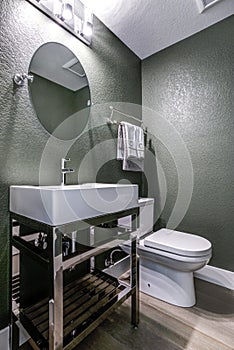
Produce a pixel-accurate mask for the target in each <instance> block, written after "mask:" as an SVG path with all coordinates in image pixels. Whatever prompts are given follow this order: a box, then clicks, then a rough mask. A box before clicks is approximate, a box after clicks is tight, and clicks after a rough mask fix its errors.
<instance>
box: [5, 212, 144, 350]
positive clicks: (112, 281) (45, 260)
mask: <svg viewBox="0 0 234 350" xmlns="http://www.w3.org/2000/svg"><path fill="white" fill-rule="evenodd" d="M138 213H139V208H138V207H136V208H132V209H129V210H126V211H120V212H117V213H111V214H107V215H103V216H100V217H96V218H92V219H88V220H85V221H77V222H72V223H68V224H65V225H59V226H50V225H47V224H44V223H41V222H37V221H35V220H32V219H30V218H26V217H23V216H20V215H18V214H15V213H11V218H10V223H11V229H12V238H11V243H12V246H15V247H16V248H17V249H18V250H19V252H20V256H21V258H22V261H21V260H20V261H21V262H22V264H21V263H20V276H15V277H14V278H13V280H12V301H13V302H12V333H13V334H12V350H17V349H18V347H19V345H18V344H19V339H18V329H17V326H16V321H17V319H18V320H19V321H20V322H21V323H22V325H23V326H24V327H25V329H26V330H27V332H28V333H29V335H30V336H31V337H32V340H33V342H34V343H35V344H36V347H37V348H38V349H43V350H47V349H49V350H72V349H74V347H76V346H77V345H78V344H79V343H80V342H81V341H82V340H83V339H84V338H85V337H86V336H87V335H88V334H89V333H90V332H92V331H93V330H94V329H95V328H96V327H97V326H98V325H99V324H100V323H101V322H102V321H103V320H104V319H105V318H106V317H107V316H108V315H109V314H110V313H111V312H112V311H113V310H114V309H115V308H117V307H118V306H119V305H120V304H121V303H123V302H124V301H125V300H126V299H127V298H128V297H129V296H131V323H132V324H133V325H134V326H137V324H138V322H139V298H138V261H137V255H136V229H137V225H138V218H137V217H138ZM128 215H131V217H132V232H131V233H129V232H128V233H122V232H121V234H117V235H111V232H110V239H109V237H108V239H105V241H103V242H102V243H98V244H99V245H98V246H92V244H91V245H88V246H86V245H82V244H80V243H78V242H77V245H76V249H75V251H74V252H72V253H71V254H70V253H69V256H63V248H62V242H63V237H64V235H65V236H66V235H69V234H70V233H71V232H73V231H77V232H79V231H81V232H83V230H84V229H85V230H87V229H89V230H90V229H91V228H92V227H93V226H98V225H100V224H102V223H110V224H111V223H112V222H113V221H115V220H117V219H118V218H121V217H124V216H128ZM16 225H18V226H19V230H18V232H19V236H14V235H13V231H14V230H13V227H15V226H16ZM25 228H26V230H25ZM37 232H42V233H44V234H45V235H46V237H47V247H46V249H45V250H43V249H42V248H38V247H35V246H34V244H33V240H32V238H31V237H32V236H30V235H33V234H35V233H37ZM90 232H91V231H90ZM108 235H109V233H108ZM126 239H130V242H131V255H130V259H129V262H130V281H129V283H128V284H127V283H125V282H123V281H120V280H118V279H116V278H115V277H112V276H110V275H108V274H107V273H105V272H103V271H99V270H95V265H94V266H92V265H91V261H94V260H93V257H95V256H98V255H100V254H102V253H105V252H107V251H112V250H113V249H114V248H115V247H116V246H119V245H120V244H121V243H123V242H124V241H125V240H126ZM21 258H20V259H21ZM25 259H26V260H25ZM27 259H29V260H27ZM25 261H27V263H25ZM31 262H34V263H33V264H35V268H36V269H40V271H42V272H40V274H41V279H40V280H39V281H41V282H42V284H43V288H45V289H42V288H41V282H39V286H37V283H38V279H37V275H35V273H34V271H35V270H34V268H33V269H31V272H30V273H31V274H30V273H29V275H27V274H28V269H29V264H31ZM87 263H88V269H87V266H86V264H87ZM84 264H85V271H83V268H84ZM33 266H34V265H33ZM74 268H75V271H76V273H77V272H78V274H75V277H74V275H73V276H71V277H72V278H70V275H71V274H72V271H74ZM32 271H33V272H32ZM38 271H39V270H38ZM32 273H33V275H34V283H35V286H36V287H35V286H34V285H33V284H32V283H31V281H32V280H31V278H32V277H33V275H32ZM25 274H26V275H25ZM68 275H69V278H68ZM25 276H27V277H26V279H25ZM35 278H36V279H35ZM43 280H45V281H43ZM25 281H27V282H25ZM30 283H31V286H28V285H29V284H30ZM28 287H29V288H30V293H31V294H30V296H29V297H28V295H29V294H28V290H27V289H28ZM38 288H39V289H38ZM38 292H39V293H38ZM35 293H36V294H35ZM42 295H43V296H42Z"/></svg>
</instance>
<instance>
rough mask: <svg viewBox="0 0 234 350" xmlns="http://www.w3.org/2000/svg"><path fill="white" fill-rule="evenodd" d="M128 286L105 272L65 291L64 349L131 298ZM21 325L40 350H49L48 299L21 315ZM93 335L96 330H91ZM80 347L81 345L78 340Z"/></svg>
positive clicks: (73, 283) (93, 274)
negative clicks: (109, 311) (117, 303)
mask: <svg viewBox="0 0 234 350" xmlns="http://www.w3.org/2000/svg"><path fill="white" fill-rule="evenodd" d="M129 293H130V289H129V287H128V286H127V285H124V284H123V283H120V282H119V281H118V280H117V279H116V278H113V277H111V276H109V275H107V274H105V273H102V272H93V273H90V274H87V275H85V276H84V277H82V278H80V279H77V280H76V281H73V282H72V283H70V284H68V285H67V286H65V288H64V295H63V346H64V347H65V349H66V348H69V347H70V346H71V343H72V342H73V341H74V338H75V337H77V336H79V342H80V341H81V340H82V339H83V337H81V336H80V335H82V333H83V334H84V333H87V331H88V328H89V326H90V325H93V323H94V322H95V323H96V325H97V322H98V320H99V318H100V317H101V316H102V315H103V313H105V312H106V311H107V310H110V308H111V307H112V306H113V305H114V304H115V303H116V302H117V301H120V300H121V299H123V298H125V299H126V297H127V296H128V295H129ZM19 319H20V322H21V323H22V325H23V326H25V328H28V327H29V324H30V329H31V333H32V336H33V337H34V338H36V339H37V340H36V343H37V345H38V347H39V348H40V349H46V348H48V349H49V310H48V299H46V298H45V299H43V300H41V301H39V302H38V303H37V304H35V305H32V306H31V307H28V308H26V309H25V310H23V311H21V312H20V315H19ZM91 331H92V330H91ZM75 341H76V345H77V344H78V342H77V340H75Z"/></svg>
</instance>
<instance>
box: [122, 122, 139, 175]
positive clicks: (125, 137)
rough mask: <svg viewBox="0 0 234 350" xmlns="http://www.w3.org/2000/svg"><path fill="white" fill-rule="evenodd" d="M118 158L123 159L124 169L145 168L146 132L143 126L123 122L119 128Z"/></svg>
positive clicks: (136, 169) (137, 169)
mask: <svg viewBox="0 0 234 350" xmlns="http://www.w3.org/2000/svg"><path fill="white" fill-rule="evenodd" d="M117 159H120V160H123V170H128V171H143V170H144V133H143V130H142V128H140V127H138V126H136V125H132V124H129V123H126V122H121V124H120V125H119V128H118V142H117Z"/></svg>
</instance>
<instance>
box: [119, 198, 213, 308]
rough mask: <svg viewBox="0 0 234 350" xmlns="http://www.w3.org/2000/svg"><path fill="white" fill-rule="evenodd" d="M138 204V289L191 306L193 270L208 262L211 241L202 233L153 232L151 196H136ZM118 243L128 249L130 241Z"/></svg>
mask: <svg viewBox="0 0 234 350" xmlns="http://www.w3.org/2000/svg"><path fill="white" fill-rule="evenodd" d="M139 206H140V228H139V233H138V255H139V257H140V277H139V279H140V281H139V282H140V291H142V292H144V293H146V294H148V295H151V296H152V297H155V298H158V299H161V300H163V301H166V302H168V303H170V304H173V305H177V306H182V307H190V306H193V305H194V304H195V303H196V297H195V289H194V276H193V273H194V272H195V271H197V270H199V269H201V268H202V267H204V266H205V265H206V264H207V263H208V262H209V260H210V258H211V256H212V246H211V243H210V242H209V241H208V240H207V239H205V238H203V237H200V236H197V235H194V234H190V233H184V232H179V231H174V230H170V229H167V228H163V229H160V230H158V231H156V232H152V229H153V208H154V200H153V199H152V198H142V199H139ZM121 247H122V249H123V250H124V251H126V252H128V253H129V252H130V245H129V242H126V243H125V244H124V245H123V246H121Z"/></svg>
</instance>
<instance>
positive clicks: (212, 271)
mask: <svg viewBox="0 0 234 350" xmlns="http://www.w3.org/2000/svg"><path fill="white" fill-rule="evenodd" d="M194 275H195V277H196V278H199V279H201V280H204V281H207V282H210V283H214V284H218V285H219V286H222V287H225V288H228V289H231V290H234V272H232V271H228V270H224V269H220V268H218V267H214V266H210V265H207V266H205V267H203V268H202V269H200V270H198V271H196V272H195V273H194Z"/></svg>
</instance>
